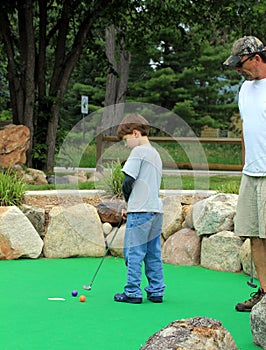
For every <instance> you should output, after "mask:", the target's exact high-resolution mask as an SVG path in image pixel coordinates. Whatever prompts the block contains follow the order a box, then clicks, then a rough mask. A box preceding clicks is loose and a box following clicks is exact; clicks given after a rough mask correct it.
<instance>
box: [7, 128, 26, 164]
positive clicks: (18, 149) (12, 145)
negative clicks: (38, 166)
mask: <svg viewBox="0 0 266 350" xmlns="http://www.w3.org/2000/svg"><path fill="white" fill-rule="evenodd" d="M29 145H30V131H29V129H28V128H27V127H26V126H24V125H14V124H9V125H6V126H5V127H3V128H1V129H0V167H2V168H8V167H12V166H13V165H16V164H25V163H26V151H27V150H28V148H29Z"/></svg>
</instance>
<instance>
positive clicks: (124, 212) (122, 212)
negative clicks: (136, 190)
mask: <svg viewBox="0 0 266 350" xmlns="http://www.w3.org/2000/svg"><path fill="white" fill-rule="evenodd" d="M121 217H122V219H123V220H126V219H127V211H126V209H122V210H121Z"/></svg>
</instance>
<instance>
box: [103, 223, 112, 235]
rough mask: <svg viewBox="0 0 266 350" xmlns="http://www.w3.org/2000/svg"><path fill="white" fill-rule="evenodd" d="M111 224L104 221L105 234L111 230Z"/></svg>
mask: <svg viewBox="0 0 266 350" xmlns="http://www.w3.org/2000/svg"><path fill="white" fill-rule="evenodd" d="M112 229H113V226H112V225H111V224H109V222H104V223H103V233H104V234H105V235H109V233H110V232H111V231H112Z"/></svg>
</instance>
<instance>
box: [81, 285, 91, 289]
mask: <svg viewBox="0 0 266 350" xmlns="http://www.w3.org/2000/svg"><path fill="white" fill-rule="evenodd" d="M83 289H85V290H91V285H88V286H83Z"/></svg>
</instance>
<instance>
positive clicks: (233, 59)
mask: <svg viewBox="0 0 266 350" xmlns="http://www.w3.org/2000/svg"><path fill="white" fill-rule="evenodd" d="M265 50H266V47H265V46H264V45H263V43H262V42H261V41H260V40H259V39H258V38H256V37H255V36H244V37H243V38H240V39H238V40H237V41H236V42H235V43H234V44H233V47H232V52H231V56H230V57H228V58H227V60H226V61H224V63H223V67H224V68H229V69H233V68H235V66H236V64H237V63H238V62H239V61H240V60H241V58H242V57H243V56H245V55H252V54H255V53H259V52H262V51H265Z"/></svg>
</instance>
